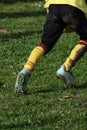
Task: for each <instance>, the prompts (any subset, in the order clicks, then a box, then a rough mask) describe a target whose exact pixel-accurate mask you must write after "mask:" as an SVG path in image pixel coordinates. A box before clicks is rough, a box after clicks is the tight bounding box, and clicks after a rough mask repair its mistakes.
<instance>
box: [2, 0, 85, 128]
mask: <svg viewBox="0 0 87 130" xmlns="http://www.w3.org/2000/svg"><path fill="white" fill-rule="evenodd" d="M29 1H30V2H28V1H26V2H24V0H21V1H19V2H17V0H16V2H15V1H13V2H11V3H10V4H9V2H6V1H5V0H3V2H2V3H0V29H2V30H4V31H6V32H0V130H87V54H85V56H84V57H83V58H82V59H81V60H80V61H79V62H78V63H77V64H76V66H75V68H73V73H74V75H75V77H76V83H77V88H66V87H65V84H64V83H63V82H62V81H61V80H57V79H56V76H55V73H56V71H57V69H58V68H59V67H60V65H61V64H62V63H63V62H64V60H65V59H66V57H67V56H68V55H69V53H70V51H71V49H72V48H73V47H74V46H75V44H76V43H77V42H78V40H79V39H78V36H77V34H75V33H71V34H69V35H68V34H63V35H62V36H61V38H60V39H59V41H58V42H57V44H56V45H55V47H54V48H53V50H52V51H51V52H50V53H49V54H48V55H46V56H44V58H42V59H41V61H40V62H39V64H38V66H37V67H36V68H35V70H34V73H33V74H32V76H31V79H30V81H29V83H28V91H29V94H28V95H23V96H16V95H15V93H14V85H15V80H16V77H17V74H18V72H19V71H20V70H21V68H23V65H24V63H25V62H26V60H27V58H28V55H29V54H30V52H31V50H32V49H33V48H34V47H35V46H36V45H37V44H38V43H39V42H40V37H41V32H42V28H43V24H44V20H45V15H46V11H45V10H44V9H43V3H44V1H42V2H40V1H39V0H38V1H35V0H33V2H32V1H31V0H29Z"/></svg>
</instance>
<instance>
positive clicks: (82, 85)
mask: <svg viewBox="0 0 87 130" xmlns="http://www.w3.org/2000/svg"><path fill="white" fill-rule="evenodd" d="M73 88H75V89H85V88H87V83H84V84H80V85H77V86H76V87H65V86H60V87H58V85H56V86H54V85H52V87H51V88H48V89H42V90H37V91H32V92H27V93H25V95H32V94H37V93H50V92H63V91H65V90H67V89H73Z"/></svg>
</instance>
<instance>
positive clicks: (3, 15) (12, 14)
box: [0, 10, 46, 19]
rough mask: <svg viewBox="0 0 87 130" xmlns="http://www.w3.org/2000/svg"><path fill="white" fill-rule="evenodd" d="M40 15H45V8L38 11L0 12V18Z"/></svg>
mask: <svg viewBox="0 0 87 130" xmlns="http://www.w3.org/2000/svg"><path fill="white" fill-rule="evenodd" d="M42 15H46V11H45V10H38V11H32V12H31V11H30V12H27V11H24V12H0V18H1V19H3V18H19V17H32V16H35V17H38V16H42Z"/></svg>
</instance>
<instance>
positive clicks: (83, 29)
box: [57, 9, 87, 86]
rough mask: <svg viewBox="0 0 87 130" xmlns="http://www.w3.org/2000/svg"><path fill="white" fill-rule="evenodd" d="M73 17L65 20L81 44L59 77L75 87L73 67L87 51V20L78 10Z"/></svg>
mask: <svg viewBox="0 0 87 130" xmlns="http://www.w3.org/2000/svg"><path fill="white" fill-rule="evenodd" d="M71 14H72V15H70V16H69V15H65V17H64V20H65V22H67V23H70V25H71V27H72V28H73V30H74V31H75V32H76V33H77V34H78V35H79V36H80V42H79V44H77V45H76V46H75V47H74V48H73V50H72V51H71V53H70V55H69V57H68V58H67V59H66V61H65V62H64V64H63V65H62V66H61V67H60V68H59V69H58V71H57V76H58V77H61V78H63V79H64V80H65V81H66V82H67V84H69V85H71V86H74V85H75V81H74V78H73V75H72V73H71V69H72V67H73V66H74V65H75V64H76V62H77V61H78V60H79V59H81V57H82V56H83V55H84V54H85V52H86V51H87V19H86V17H85V15H84V13H83V12H82V11H80V10H78V9H76V10H74V12H73V13H71Z"/></svg>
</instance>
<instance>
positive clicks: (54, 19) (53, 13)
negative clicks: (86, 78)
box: [15, 0, 87, 93]
mask: <svg viewBox="0 0 87 130" xmlns="http://www.w3.org/2000/svg"><path fill="white" fill-rule="evenodd" d="M46 1H47V0H46ZM44 7H45V8H46V9H49V11H48V14H47V18H46V21H45V24H44V27H43V34H42V37H41V43H40V44H39V45H37V46H36V47H35V48H34V49H33V50H32V52H31V54H30V56H29V58H28V60H27V62H26V63H25V65H24V68H23V69H22V70H21V71H20V72H19V74H18V76H17V79H16V83H15V92H16V93H25V92H26V87H27V83H28V80H29V78H30V76H31V74H32V72H33V69H34V68H35V66H36V65H37V63H38V61H39V60H40V59H41V57H42V56H43V55H45V54H47V53H48V52H49V51H51V49H52V48H53V46H54V45H55V44H56V42H57V40H58V39H59V38H60V36H61V34H62V33H63V30H64V29H65V28H66V27H67V26H68V25H69V26H70V27H71V28H72V29H73V30H74V31H75V32H76V33H77V34H78V35H79V42H78V44H76V46H75V47H74V48H73V50H72V51H71V53H70V55H69V56H68V57H67V59H66V60H65V62H64V63H63V64H62V65H61V67H60V68H59V69H58V70H57V72H56V76H57V77H58V78H61V79H63V80H64V81H65V83H66V84H67V85H70V86H75V80H74V77H73V75H72V73H71V69H72V67H73V66H74V65H75V64H76V62H77V61H78V60H79V59H80V58H81V57H82V56H83V55H84V54H85V52H86V51H87V19H86V13H87V0H48V1H47V2H46V3H45V5H44ZM63 44H64V43H63Z"/></svg>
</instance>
